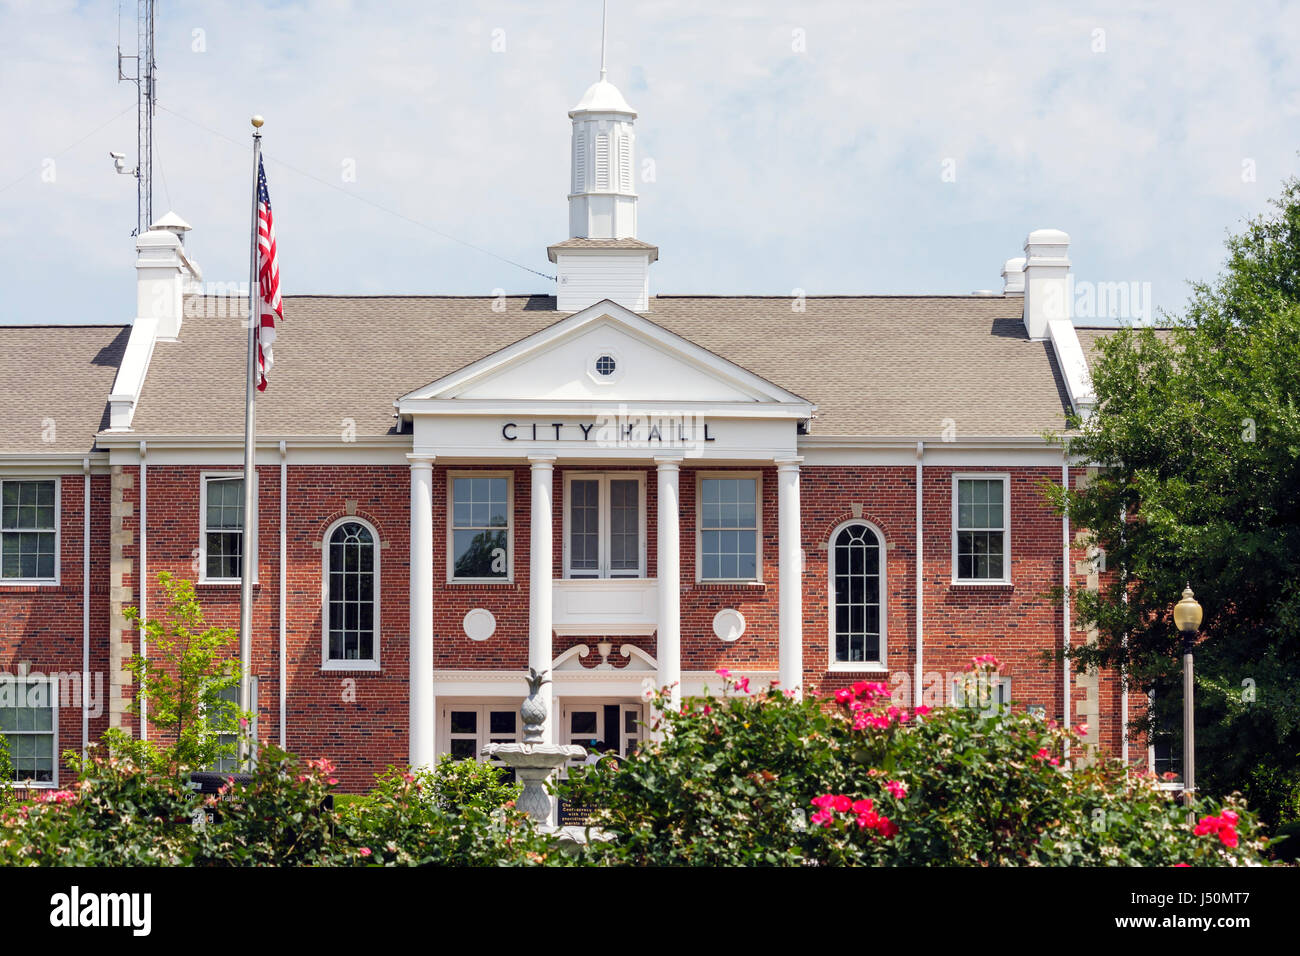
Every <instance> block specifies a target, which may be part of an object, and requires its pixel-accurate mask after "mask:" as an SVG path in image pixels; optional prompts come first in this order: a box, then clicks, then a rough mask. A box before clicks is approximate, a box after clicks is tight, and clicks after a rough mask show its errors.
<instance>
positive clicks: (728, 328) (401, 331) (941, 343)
mask: <svg viewBox="0 0 1300 956" xmlns="http://www.w3.org/2000/svg"><path fill="white" fill-rule="evenodd" d="M219 301H220V300H215V299H208V300H206V302H205V305H213V306H214V305H215V304H216V303H218V302H219ZM493 301H494V300H493V299H491V298H488V297H447V296H429V297H402V296H344V297H331V296H288V297H286V298H285V300H284V324H283V325H282V326H281V327H280V330H279V336H278V338H277V340H276V345H275V369H274V371H273V372H272V376H271V383H270V386H269V388H268V390H267V392H266V393H265V396H264V398H263V399H262V400H260V401H259V402H258V432H259V433H260V434H262V435H265V436H267V437H270V436H273V435H337V434H338V433H339V432H340V430H341V429H342V427H343V426H342V422H343V420H344V419H353V420H354V421H355V422H356V428H357V433H358V434H359V435H379V434H386V433H388V432H389V431H390V430H391V429H392V428H393V425H394V420H393V417H392V416H393V406H392V403H393V400H394V399H396V398H397V397H399V396H401V395H403V394H405V393H407V392H410V391H414V390H415V389H417V388H420V387H422V386H424V385H427V384H429V383H430V382H433V381H435V380H436V379H438V378H441V377H442V376H444V375H447V374H449V373H451V372H454V371H456V370H457V369H460V368H462V367H464V366H465V365H468V364H470V363H471V362H473V361H475V360H477V359H479V358H481V357H483V356H484V355H488V354H490V353H492V352H494V351H496V350H498V349H501V348H504V347H505V346H507V345H509V344H511V343H513V342H515V341H518V340H519V339H521V338H523V337H525V336H527V335H529V334H531V333H533V332H536V331H538V330H539V329H542V328H545V327H546V326H549V325H551V324H553V323H555V322H558V321H560V320H561V319H563V318H565V314H564V313H557V312H556V311H555V299H554V298H553V297H551V296H516V297H509V298H507V300H506V310H505V312H494V311H492V308H491V304H492V302H493ZM223 304H224V303H223ZM1021 308H1022V300H1021V299H1019V298H1010V299H1008V298H1003V297H1001V296H844V297H839V296H827V297H810V298H808V300H807V309H806V311H804V312H792V311H791V300H790V299H789V298H785V297H774V298H762V297H747V296H734V297H733V296H659V297H657V298H654V299H652V300H651V307H650V311H649V312H648V313H647V314H646V316H647V318H649V319H650V320H652V321H654V322H656V323H658V324H659V325H661V326H663V327H664V328H666V329H668V330H669V331H672V332H675V333H677V334H678V335H681V336H683V337H684V338H686V339H689V340H690V341H692V342H695V343H696V344H698V345H700V346H702V347H704V348H707V349H709V350H711V351H713V352H715V353H717V354H718V355H720V356H722V357H724V358H726V359H728V360H730V361H731V362H734V363H736V364H737V365H740V366H742V367H744V368H746V369H748V370H749V371H751V372H753V373H755V374H757V375H760V376H762V377H764V378H766V379H768V380H769V381H771V382H773V383H775V384H777V385H780V386H782V387H784V388H786V389H788V390H789V391H791V392H794V393H795V394H797V395H800V396H802V397H804V398H806V399H808V400H809V401H811V402H813V403H815V404H816V405H817V406H818V412H817V418H816V420H815V421H814V422H813V425H812V434H813V435H817V436H860V437H904V436H922V437H925V436H937V435H939V434H940V432H941V431H942V430H943V428H944V425H943V421H944V419H949V418H950V419H952V420H953V421H955V422H956V425H957V432H958V435H959V436H964V437H978V436H987V437H1011V436H1025V437H1033V436H1038V435H1040V434H1041V433H1042V432H1043V431H1044V430H1045V429H1048V428H1060V427H1062V426H1063V425H1064V412H1065V408H1066V406H1067V403H1068V399H1067V398H1066V392H1065V388H1064V383H1063V381H1062V379H1061V376H1060V373H1059V371H1058V370H1057V368H1056V362H1055V359H1054V357H1053V356H1052V353H1051V346H1050V345H1049V344H1048V343H1046V342H1031V341H1029V340H1028V338H1027V337H1026V335H1025V330H1024V326H1023V324H1022V322H1021ZM240 311H241V310H240V309H239V307H238V306H237V305H236V306H233V307H231V308H230V314H235V315H238V314H239V313H240ZM245 345H246V339H245V337H244V334H243V331H242V330H241V329H240V327H239V322H238V320H237V319H229V318H187V319H186V320H185V324H184V327H183V329H182V331H181V339H180V341H179V342H159V343H158V345H157V347H156V348H155V350H154V354H153V361H152V364H151V366H150V370H149V375H148V378H147V379H146V382H145V386H144V392H143V395H142V396H141V400H140V405H139V407H138V410H137V412H136V416H135V420H134V422H133V427H134V429H135V430H136V431H137V432H140V433H143V434H149V435H184V434H195V435H230V436H238V435H240V434H242V432H243V395H244V392H243V381H244V377H243V375H244V373H243V366H244V350H245ZM104 394H107V389H105V390H104Z"/></svg>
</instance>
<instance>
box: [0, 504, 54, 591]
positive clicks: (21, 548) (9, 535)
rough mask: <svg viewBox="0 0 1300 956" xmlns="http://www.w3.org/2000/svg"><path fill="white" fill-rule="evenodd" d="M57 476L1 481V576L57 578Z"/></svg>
mask: <svg viewBox="0 0 1300 956" xmlns="http://www.w3.org/2000/svg"><path fill="white" fill-rule="evenodd" d="M58 492H59V482H58V479H57V478H41V479H21V480H13V479H9V480H6V481H0V579H3V580H5V581H9V582H13V581H39V582H44V583H54V582H55V581H57V580H58V567H59V565H58V558H57V555H58V541H59V532H58V527H59V524H58V522H59V509H58V499H59V494H58Z"/></svg>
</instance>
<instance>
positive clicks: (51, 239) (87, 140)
mask: <svg viewBox="0 0 1300 956" xmlns="http://www.w3.org/2000/svg"><path fill="white" fill-rule="evenodd" d="M159 7H160V15H159V22H158V33H157V36H158V41H157V47H158V49H157V59H158V67H159V103H160V106H161V108H160V110H159V112H158V115H157V119H156V143H157V162H156V166H155V198H154V208H155V214H156V215H161V213H162V212H164V211H166V210H167V209H168V208H169V207H170V208H174V209H175V210H176V212H177V213H179V214H180V215H181V216H183V217H184V218H185V219H187V220H188V221H189V222H190V223H191V224H192V225H193V226H194V231H193V232H192V233H191V234H190V237H189V239H188V240H187V248H188V250H189V252H190V254H191V255H192V256H193V257H194V258H196V259H197V260H198V262H199V263H200V264H201V266H202V267H203V270H204V274H205V278H206V279H209V280H212V281H218V282H228V281H235V282H237V281H240V280H243V279H244V278H246V274H247V259H248V251H247V229H248V214H247V207H248V197H249V190H250V188H251V182H250V178H249V150H248V132H249V126H248V117H249V116H250V115H251V114H252V113H254V112H259V113H262V114H264V115H265V116H266V119H267V125H266V127H265V129H264V133H265V140H264V142H265V149H266V157H267V176H268V179H269V182H270V188H271V195H272V198H273V201H274V205H275V212H276V231H277V236H278V240H279V247H280V255H281V275H282V281H283V287H284V291H285V292H286V293H288V294H294V293H335V294H346V293H354V294H371V293H448V294H466V295H473V294H478V295H487V294H491V293H492V291H493V290H494V289H498V288H500V289H504V290H506V291H507V292H509V293H527V292H551V291H553V283H549V282H547V281H546V280H545V279H543V278H542V277H540V276H537V275H534V274H531V273H529V272H527V271H524V270H522V269H519V268H516V267H514V266H511V265H508V264H506V263H504V262H502V261H500V260H499V259H496V258H493V257H492V256H489V255H485V254H483V253H481V252H477V251H474V250H472V249H469V248H466V247H465V246H463V245H460V244H457V243H455V242H451V241H449V240H447V239H445V238H443V237H442V236H440V235H439V234H438V232H441V233H445V234H448V235H452V236H455V237H457V238H459V239H462V240H464V241H466V242H470V243H473V244H475V245H478V246H481V247H484V248H486V249H489V250H491V251H492V252H494V253H497V254H498V255H500V256H502V257H505V258H507V259H512V260H515V261H517V262H520V263H522V264H524V265H526V266H528V267H530V268H532V269H536V270H538V271H539V272H545V273H549V272H550V271H551V269H550V264H549V263H548V262H547V260H546V251H545V249H546V246H547V245H548V244H549V243H553V242H556V241H559V240H562V239H564V238H566V236H567V218H566V204H565V193H566V186H567V180H568V148H569V120H568V117H567V115H566V112H567V110H568V108H569V107H570V106H572V105H573V103H574V102H576V101H577V99H578V98H579V97H580V96H581V94H582V92H583V90H584V89H585V88H586V87H587V86H588V85H589V84H590V83H591V82H592V81H594V80H595V79H596V75H597V70H598V65H599V35H600V3H599V0H548V2H547V3H544V4H542V3H537V2H535V0H534V2H506V0H483V2H477V0H476V2H463V3H429V2H427V0H425V2H414V3H408V2H405V0H390V2H386V3H383V4H378V3H371V4H358V3H348V2H342V0H335V2H326V0H320V2H282V3H276V4H269V5H268V4H266V3H258V4H253V3H221V2H205V3H182V2H170V0H162V2H160V3H159ZM1233 7H1236V9H1237V10H1238V11H1240V10H1241V9H1242V8H1241V7H1237V6H1236V5H1225V4H1220V3H1212V2H1183V3H1172V2H1171V3H1165V4H1154V3H1138V4H1133V3H1113V4H1111V3H1097V4H1090V5H1079V4H1069V5H1065V4H1061V5H1059V6H1058V5H1053V4H1042V5H1033V6H1030V7H1026V6H1025V5H1023V4H1017V5H1010V4H1006V3H979V2H968V3H955V2H954V3H950V4H938V3H936V4H918V3H871V4H867V3H861V2H833V0H827V2H808V3H776V2H763V0H753V2H749V3H710V4H701V3H698V2H687V0H645V2H633V0H611V3H610V8H611V9H610V23H609V75H610V79H611V81H613V82H614V83H615V84H617V85H618V86H619V87H620V88H621V89H622V90H623V92H624V94H625V95H626V96H627V98H628V100H629V102H631V104H632V105H633V106H634V107H635V108H636V109H637V110H638V111H639V113H640V117H639V119H638V121H637V134H638V141H637V147H638V159H639V160H642V159H645V158H649V159H652V160H653V162H654V178H653V181H643V182H641V183H640V185H639V191H640V195H641V200H640V230H639V232H640V237H641V238H642V239H645V240H648V241H651V242H654V243H656V244H658V245H659V247H660V260H659V262H658V263H656V264H655V266H654V267H653V271H652V276H651V283H652V286H651V288H652V292H658V293H715V294H734V293H754V294H769V295H788V294H790V293H791V290H792V289H795V288H800V289H804V290H806V291H807V292H808V293H809V294H819V293H956V294H963V293H968V292H971V291H973V290H976V289H1000V287H1001V280H1000V278H999V272H1000V269H1001V265H1002V262H1003V260H1005V259H1006V258H1008V257H1010V256H1014V255H1019V254H1020V251H1021V246H1022V244H1023V242H1024V238H1025V235H1026V233H1028V232H1029V231H1030V230H1032V229H1034V228H1039V227H1054V228H1060V229H1064V230H1065V231H1067V232H1068V233H1069V234H1070V236H1071V239H1072V248H1071V255H1072V259H1073V262H1074V274H1075V276H1076V281H1080V282H1098V283H1099V282H1138V283H1148V282H1149V283H1150V284H1151V290H1152V294H1153V296H1154V300H1155V304H1156V305H1157V306H1159V307H1163V308H1165V309H1168V310H1171V311H1173V312H1178V311H1179V310H1181V308H1182V307H1183V304H1184V303H1185V301H1186V297H1187V280H1189V279H1208V278H1211V277H1213V276H1214V275H1215V274H1216V273H1217V272H1218V271H1219V269H1220V267H1221V264H1222V260H1223V240H1224V237H1225V234H1226V232H1227V230H1229V229H1237V228H1239V226H1240V223H1241V222H1242V220H1243V219H1244V218H1247V217H1251V216H1255V215H1258V214H1259V213H1261V212H1264V211H1266V210H1267V200H1268V199H1269V198H1270V197H1273V196H1276V195H1277V194H1278V192H1279V186H1280V183H1281V181H1282V180H1283V179H1284V178H1286V177H1288V176H1292V175H1295V174H1296V173H1297V171H1298V169H1300V162H1298V160H1297V152H1296V151H1297V148H1300V136H1297V124H1298V121H1300V63H1298V62H1297V61H1298V60H1300V5H1294V4H1293V5H1286V4H1273V3H1268V2H1260V3H1252V4H1250V5H1249V6H1248V7H1246V8H1245V9H1246V10H1247V14H1243V13H1241V12H1234V11H1233ZM134 9H135V4H134V3H131V2H127V3H125V5H124V8H123V11H122V14H123V21H122V36H123V45H124V47H126V48H127V51H128V52H131V51H132V50H133V46H134V19H133V18H134ZM117 18H118V5H117V3H116V0H96V2H83V3H60V2H57V0H39V2H0V35H3V36H5V37H6V38H8V39H9V40H10V41H11V42H10V43H9V44H7V46H8V49H7V50H6V52H5V55H4V57H2V58H0V89H3V90H4V91H5V94H6V95H5V96H4V97H3V99H2V101H0V121H3V124H4V128H5V129H6V130H8V132H9V135H8V136H7V137H6V145H5V148H4V151H3V152H2V153H0V262H2V263H3V266H0V289H2V291H0V323H3V324H12V323H20V322H33V321H40V322H98V323H120V322H128V321H130V320H131V318H132V314H133V312H134V295H135V292H134V270H133V264H134V249H133V240H132V239H131V237H130V232H131V230H132V228H133V227H134V225H135V192H134V181H133V180H131V179H129V178H127V177H124V176H117V175H115V174H114V172H113V170H112V163H111V160H110V159H109V158H108V152H109V150H118V151H121V152H125V153H127V155H128V162H129V163H130V164H133V163H134V147H135V113H134V109H133V106H134V96H135V94H134V87H132V86H131V85H129V84H125V83H123V84H118V83H117V82H116V70H115V47H116V43H117V36H118V25H117ZM801 38H802V42H800V40H801ZM15 40H16V41H18V42H16V43H15V42H12V41H15ZM494 47H495V49H494ZM502 47H504V48H502ZM123 111H125V112H123ZM119 113H121V115H116V114H119ZM115 115H116V119H113V117H114V116H115ZM106 122H107V125H106V126H104V127H103V128H102V129H99V130H98V131H97V132H93V133H92V131H93V130H95V129H96V128H97V127H100V126H101V125H102V124H105V123H106ZM87 134H91V135H87ZM74 144H75V145H74ZM68 147H71V148H68ZM51 160H52V161H53V166H52V167H51V166H50V161H51ZM349 162H350V163H351V166H352V167H353V168H355V173H356V174H355V181H345V178H344V168H345V165H346V164H348V163H349ZM51 169H52V171H53V175H52V176H51V175H50V172H49V170H51ZM945 172H948V173H949V175H948V176H947V177H945ZM1252 172H1253V179H1252V177H1251V175H1250V174H1251V173H1252ZM50 179H52V181H48V180H50ZM376 205H377V206H382V207H386V208H387V209H390V210H396V211H398V212H400V213H401V216H395V215H392V214H390V213H388V212H385V211H382V210H381V209H379V208H376ZM403 217H406V218H403ZM408 219H409V220H415V221H416V222H418V223H421V224H424V225H425V226H428V227H430V228H421V226H419V225H415V224H413V223H412V222H410V221H408ZM433 230H436V231H433Z"/></svg>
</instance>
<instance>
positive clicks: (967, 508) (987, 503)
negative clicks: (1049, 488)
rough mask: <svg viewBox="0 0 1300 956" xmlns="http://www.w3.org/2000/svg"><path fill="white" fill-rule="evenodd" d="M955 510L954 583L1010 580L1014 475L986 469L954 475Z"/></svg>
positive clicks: (953, 501)
mask: <svg viewBox="0 0 1300 956" xmlns="http://www.w3.org/2000/svg"><path fill="white" fill-rule="evenodd" d="M952 510H953V526H952V579H953V582H954V583H956V584H1008V583H1010V581H1011V531H1010V528H1011V525H1010V518H1011V479H1010V477H1009V476H1008V475H991V474H986V473H982V472H980V473H975V474H966V475H954V476H953V479H952Z"/></svg>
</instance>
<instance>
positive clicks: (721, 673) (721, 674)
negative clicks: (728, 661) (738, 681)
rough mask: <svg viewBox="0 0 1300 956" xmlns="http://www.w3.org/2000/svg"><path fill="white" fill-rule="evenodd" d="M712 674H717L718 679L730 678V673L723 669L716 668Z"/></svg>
mask: <svg viewBox="0 0 1300 956" xmlns="http://www.w3.org/2000/svg"><path fill="white" fill-rule="evenodd" d="M713 673H715V674H717V675H718V676H719V677H730V676H731V671H729V670H727V669H726V668H725V667H719V668H718V669H717V670H716V671H714V672H713Z"/></svg>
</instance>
